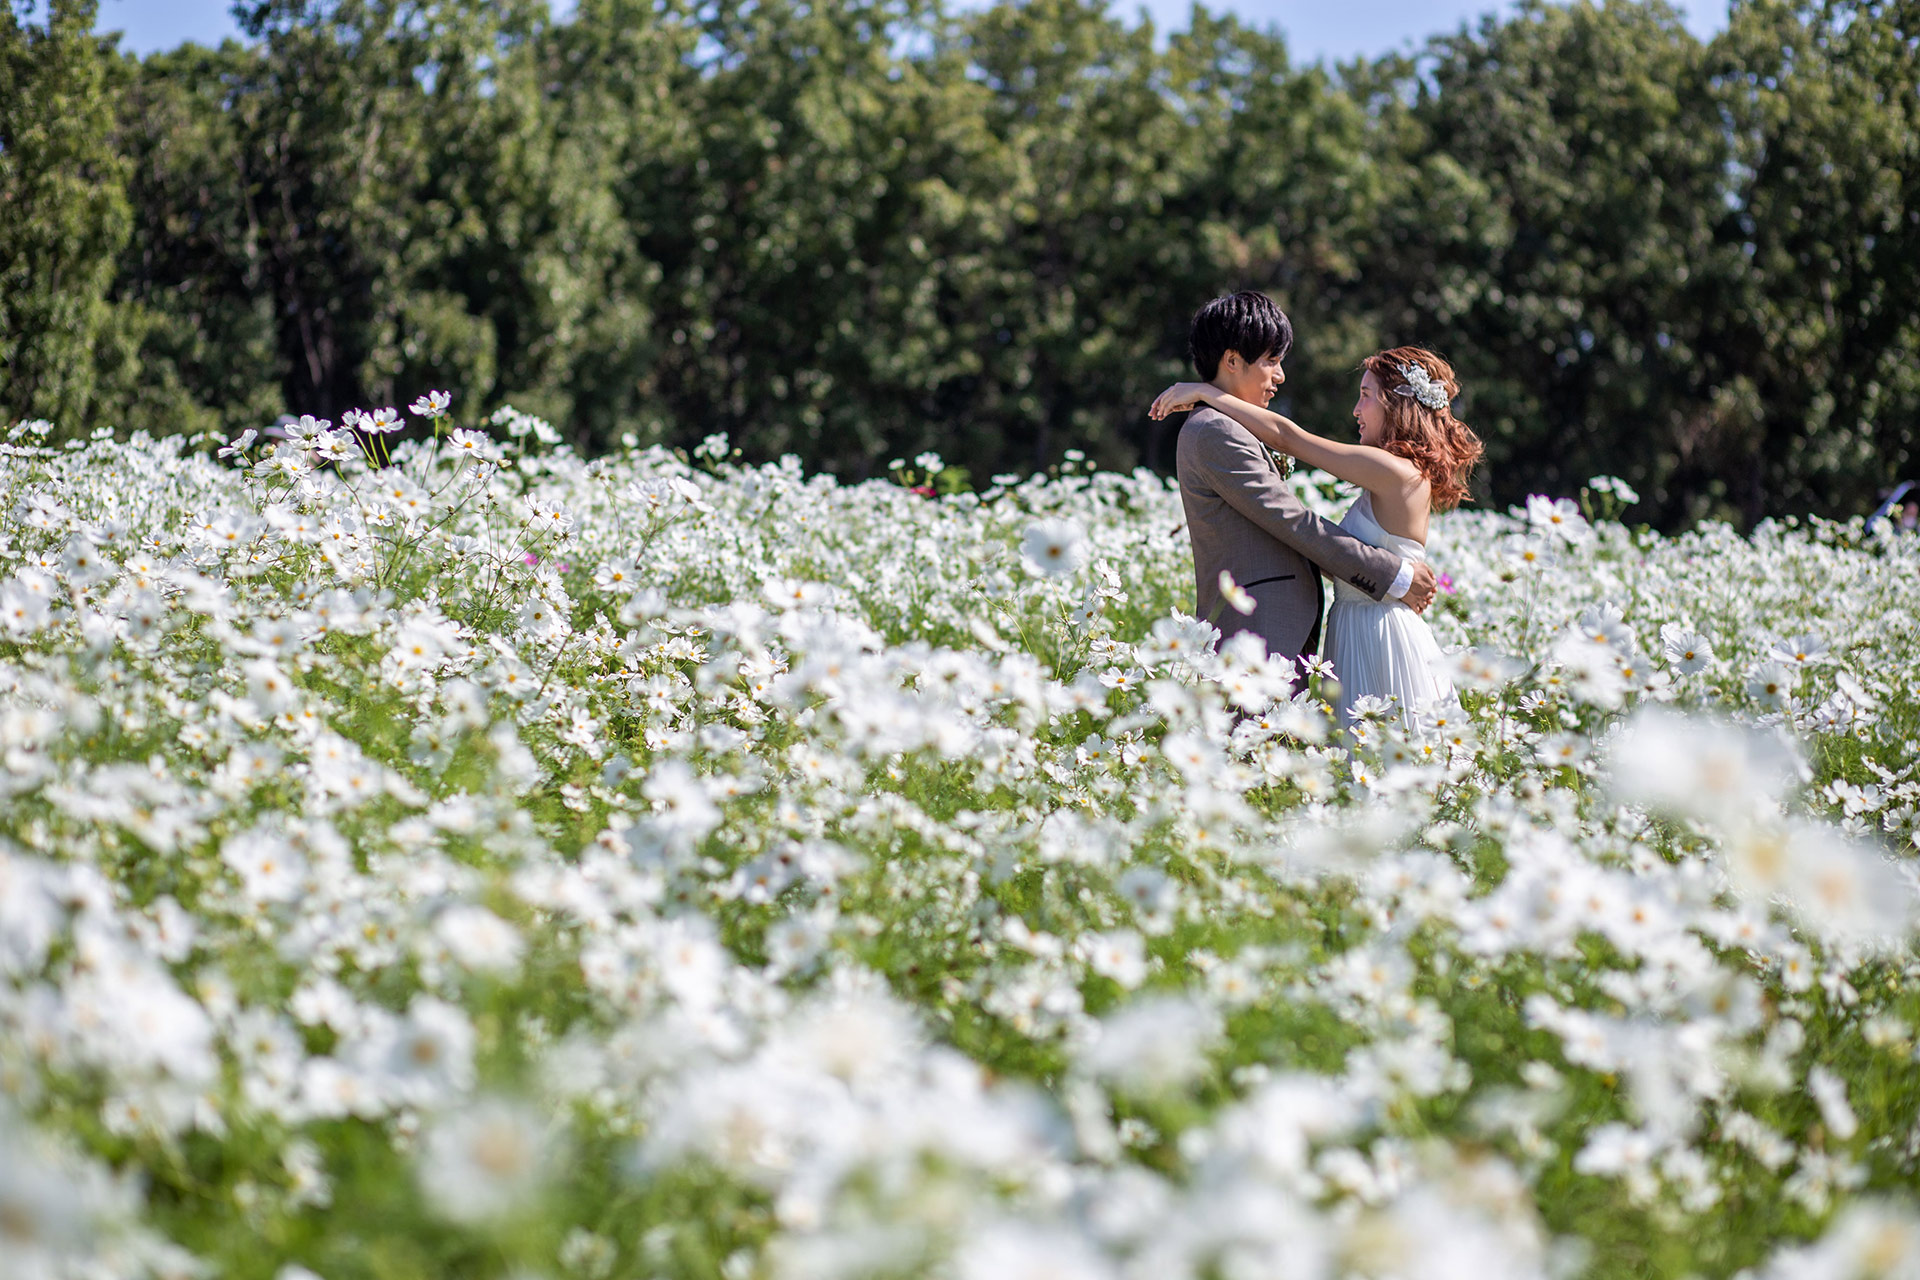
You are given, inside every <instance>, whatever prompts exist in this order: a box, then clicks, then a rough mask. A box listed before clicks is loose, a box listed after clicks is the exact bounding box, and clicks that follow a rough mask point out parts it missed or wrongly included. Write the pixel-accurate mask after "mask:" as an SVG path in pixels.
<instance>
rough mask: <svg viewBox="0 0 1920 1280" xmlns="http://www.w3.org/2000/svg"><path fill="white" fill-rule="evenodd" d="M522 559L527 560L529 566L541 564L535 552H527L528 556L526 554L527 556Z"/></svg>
mask: <svg viewBox="0 0 1920 1280" xmlns="http://www.w3.org/2000/svg"><path fill="white" fill-rule="evenodd" d="M520 558H521V559H522V560H525V561H526V562H527V563H528V564H539V563H540V557H539V556H537V555H535V554H534V553H533V552H531V551H529V552H527V554H525V555H523V556H521V557H520Z"/></svg>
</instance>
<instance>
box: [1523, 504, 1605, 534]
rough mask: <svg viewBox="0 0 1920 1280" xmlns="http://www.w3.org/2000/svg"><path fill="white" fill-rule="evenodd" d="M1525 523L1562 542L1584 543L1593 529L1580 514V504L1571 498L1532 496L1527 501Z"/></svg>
mask: <svg viewBox="0 0 1920 1280" xmlns="http://www.w3.org/2000/svg"><path fill="white" fill-rule="evenodd" d="M1527 521H1528V523H1530V524H1531V525H1533V527H1534V528H1536V529H1539V530H1541V531H1543V532H1545V533H1550V534H1552V535H1553V536H1554V537H1556V538H1558V539H1559V540H1560V541H1562V542H1568V543H1574V542H1585V541H1587V540H1588V539H1590V538H1591V537H1592V536H1593V527H1592V526H1591V525H1589V524H1588V523H1587V521H1586V517H1584V516H1582V515H1581V514H1580V504H1579V503H1577V502H1575V501H1574V500H1573V499H1572V498H1549V497H1547V496H1546V495H1545V494H1543V493H1536V494H1533V495H1532V496H1530V497H1529V498H1528V499H1527Z"/></svg>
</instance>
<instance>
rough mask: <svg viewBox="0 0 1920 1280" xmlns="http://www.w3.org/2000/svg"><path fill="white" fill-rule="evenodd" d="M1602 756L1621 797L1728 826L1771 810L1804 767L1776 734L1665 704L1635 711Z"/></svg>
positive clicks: (1668, 811) (1669, 812) (1652, 807)
mask: <svg viewBox="0 0 1920 1280" xmlns="http://www.w3.org/2000/svg"><path fill="white" fill-rule="evenodd" d="M1607 759H1608V765H1609V769H1610V771H1611V776H1612V779H1613V785H1614V787H1615V788H1616V789H1617V790H1618V791H1619V792H1620V794H1621V795H1622V796H1623V797H1624V798H1625V799H1627V800H1630V801H1632V802H1633V803H1636V804H1640V805H1644V806H1646V807H1647V808H1649V809H1654V810H1658V811H1660V812H1663V813H1667V814H1673V815H1677V816H1685V817H1693V818H1701V819H1706V820H1709V821H1714V822H1719V823H1723V824H1734V825H1738V824H1743V823H1745V822H1746V821H1748V819H1750V818H1751V817H1752V816H1753V815H1754V814H1755V813H1756V812H1770V811H1773V810H1775V809H1777V807H1778V805H1779V802H1780V801H1781V800H1782V799H1783V798H1784V797H1785V795H1786V793H1787V790H1788V788H1789V787H1790V786H1791V785H1792V784H1794V783H1795V782H1797V781H1799V779H1800V778H1801V777H1802V776H1803V769H1804V766H1802V765H1801V764H1800V762H1799V761H1798V760H1797V759H1796V758H1795V757H1794V755H1793V754H1792V752H1791V751H1790V750H1789V749H1788V748H1787V747H1786V746H1785V745H1784V744H1783V743H1782V742H1781V740H1780V739H1779V738H1778V737H1776V736H1771V735H1767V734H1763V733H1760V732H1758V731H1756V730H1753V729H1746V728H1739V727H1736V726H1732V725H1726V724H1721V723H1717V722H1715V721H1712V720H1707V719H1703V718H1697V717H1689V716H1686V715H1683V714H1681V713H1679V712H1676V711H1672V710H1669V709H1667V708H1664V707H1646V708H1644V709H1642V710H1641V711H1639V712H1637V713H1635V715H1634V717H1633V718H1632V719H1631V720H1629V721H1628V722H1627V726H1626V728H1625V729H1624V730H1623V731H1622V732H1621V733H1620V735H1619V737H1617V738H1616V739H1615V740H1614V742H1613V744H1612V746H1611V748H1610V750H1609V751H1608V753H1607Z"/></svg>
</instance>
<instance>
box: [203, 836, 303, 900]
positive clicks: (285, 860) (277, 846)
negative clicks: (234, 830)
mask: <svg viewBox="0 0 1920 1280" xmlns="http://www.w3.org/2000/svg"><path fill="white" fill-rule="evenodd" d="M220 859H221V861H223V862H225V863H226V864H227V865H228V866H229V867H231V868H233V870H234V871H235V872H237V873H238V874H239V876H240V887H241V890H242V892H244V893H245V894H246V895H247V897H249V898H251V899H252V900H254V901H255V902H289V901H291V900H292V899H293V898H294V897H295V896H296V895H297V894H299V893H300V891H301V887H302V886H303V884H304V883H305V880H306V874H307V862H306V859H305V858H304V857H302V856H301V855H300V851H299V850H298V849H296V848H294V847H293V845H292V844H290V843H289V842H288V841H287V839H286V837H285V836H283V835H281V834H280V833H279V832H277V831H274V830H272V829H270V828H266V827H254V828H252V829H251V830H248V831H243V832H240V833H239V834H237V835H232V836H229V837H227V840H226V843H224V844H222V845H221V846H220Z"/></svg>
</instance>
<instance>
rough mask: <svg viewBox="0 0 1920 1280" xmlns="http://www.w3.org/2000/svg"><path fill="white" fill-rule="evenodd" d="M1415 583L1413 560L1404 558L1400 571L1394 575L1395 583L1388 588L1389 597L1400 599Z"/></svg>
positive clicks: (1390, 598)
mask: <svg viewBox="0 0 1920 1280" xmlns="http://www.w3.org/2000/svg"><path fill="white" fill-rule="evenodd" d="M1412 585H1413V561H1411V560H1402V561H1401V562H1400V572H1399V573H1396V574H1395V575H1393V585H1392V586H1390V587H1388V588H1387V599H1389V600H1398V599H1400V598H1401V597H1402V596H1404V595H1406V594H1407V588H1408V587H1411V586H1412Z"/></svg>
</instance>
